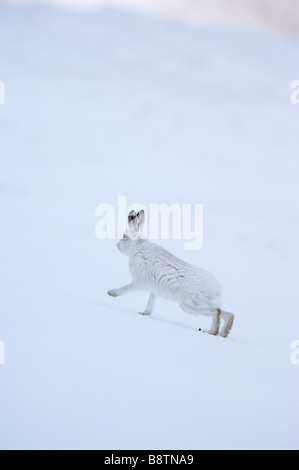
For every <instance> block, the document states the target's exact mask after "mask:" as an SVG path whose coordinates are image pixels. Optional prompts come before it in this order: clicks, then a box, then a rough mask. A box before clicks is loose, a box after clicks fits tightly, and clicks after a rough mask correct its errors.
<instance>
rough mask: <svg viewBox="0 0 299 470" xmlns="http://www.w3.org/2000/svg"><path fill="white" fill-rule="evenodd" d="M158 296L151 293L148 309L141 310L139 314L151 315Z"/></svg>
mask: <svg viewBox="0 0 299 470" xmlns="http://www.w3.org/2000/svg"><path fill="white" fill-rule="evenodd" d="M156 298H157V297H156V296H155V294H150V296H149V299H148V302H147V306H146V309H145V310H144V312H139V314H140V315H151V314H152V311H153V309H154V306H155V302H156Z"/></svg>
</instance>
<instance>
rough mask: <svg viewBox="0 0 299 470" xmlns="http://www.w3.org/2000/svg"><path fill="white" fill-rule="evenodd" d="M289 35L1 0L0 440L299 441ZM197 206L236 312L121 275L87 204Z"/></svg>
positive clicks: (293, 64) (293, 67) (180, 245)
mask: <svg viewBox="0 0 299 470" xmlns="http://www.w3.org/2000/svg"><path fill="white" fill-rule="evenodd" d="M298 49H299V39H298V38H294V37H293V38H291V37H287V36H282V35H281V36H280V35H275V34H270V33H263V32H256V31H251V30H238V29H225V28H213V27H207V26H205V27H204V26H201V27H199V26H191V25H187V24H183V23H180V22H167V21H166V20H165V21H164V20H158V19H155V18H152V17H149V16H145V15H142V14H140V13H139V14H137V13H133V12H131V13H130V12H123V11H121V10H114V9H107V10H103V11H99V12H93V13H87V12H72V11H63V10H56V9H52V8H50V7H48V6H45V7H42V6H36V5H35V6H24V7H22V8H19V9H14V7H12V6H7V5H4V4H3V3H1V4H0V80H2V81H3V82H4V84H5V104H4V105H0V155H1V157H0V158H1V160H0V207H1V245H0V247H1V250H0V266H1V269H0V276H1V278H0V279H1V282H0V296H1V297H0V299H1V308H0V341H2V342H3V343H4V345H5V364H4V365H0V383H1V386H0V416H1V418H0V448H1V449H32V448H33V449H49V448H50V449H51V448H52V449H64V448H67V449H76V448H77V449H78V448H80V449H101V448H103V449H126V448H128V449H130V448H131V449H154V448H155V449H215V448H217V449H231V448H232V449H240V448H241V449H247V448H249V449H265V448H267V449H288V448H297V449H298V448H299V445H298V435H299V400H298V398H299V397H298V394H299V393H298V392H299V364H298V365H295V364H292V362H291V354H292V352H293V351H292V349H291V343H292V342H293V341H294V340H299V317H298V305H299V289H298V278H299V268H298V266H299V255H298V253H299V252H298V233H299V221H298V211H299V198H298V170H299V163H298V155H299V140H298V130H299V129H298V126H299V106H294V105H292V104H291V101H290V94H291V89H290V84H291V82H292V81H293V80H296V79H297V80H298V79H299V76H298V68H297V65H298V61H297V59H296V58H297V57H298ZM120 195H125V196H126V197H127V201H128V204H132V203H134V202H136V203H137V202H138V203H143V204H145V205H149V204H150V203H167V204H171V203H180V204H183V203H192V204H193V203H201V204H203V205H204V245H203V248H202V249H201V250H200V251H185V250H184V240H176V241H173V240H169V241H167V240H162V241H161V242H160V244H161V245H162V246H164V247H165V248H167V249H169V250H170V251H172V252H173V253H174V254H176V255H177V256H179V257H181V258H183V259H185V260H186V261H188V262H191V263H193V264H196V265H198V266H201V267H204V268H206V269H209V270H211V271H212V272H213V273H214V274H215V276H216V277H217V278H218V279H219V281H220V282H221V285H222V287H223V292H224V296H223V301H224V308H225V309H227V310H229V311H232V312H234V313H235V325H234V327H233V330H232V332H231V335H230V337H229V338H228V339H223V338H221V337H211V336H208V335H204V334H202V333H200V332H198V331H197V329H198V328H199V327H201V328H206V327H208V326H209V321H207V319H206V318H204V317H193V316H189V315H188V314H186V313H183V312H181V311H180V309H179V307H178V306H176V305H175V304H172V303H168V302H166V301H162V300H160V301H159V302H158V303H157V307H156V310H155V311H154V313H153V316H152V317H151V318H145V317H141V316H139V315H138V314H137V312H138V311H140V310H142V309H144V308H145V305H146V301H147V295H146V294H144V293H138V294H130V295H128V296H126V297H121V298H117V299H112V298H110V297H108V296H107V294H106V292H107V290H108V289H111V288H116V287H119V286H121V285H123V284H126V283H127V282H129V280H130V277H129V272H128V266H127V259H126V258H125V257H124V256H123V255H121V253H119V252H118V251H117V249H116V247H115V241H113V240H109V241H107V240H106V241H99V240H98V239H97V238H96V236H95V226H96V223H97V221H98V219H97V218H96V217H95V209H96V207H97V206H98V205H99V204H100V203H110V204H116V202H117V198H118V196H120Z"/></svg>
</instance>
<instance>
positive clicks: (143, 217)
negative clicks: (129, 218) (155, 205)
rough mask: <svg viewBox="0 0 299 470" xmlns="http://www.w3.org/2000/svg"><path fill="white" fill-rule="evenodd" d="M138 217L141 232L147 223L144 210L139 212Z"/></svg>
mask: <svg viewBox="0 0 299 470" xmlns="http://www.w3.org/2000/svg"><path fill="white" fill-rule="evenodd" d="M136 215H137V220H138V225H139V230H142V229H143V226H144V222H145V215H144V210H142V211H139V212H137V214H136Z"/></svg>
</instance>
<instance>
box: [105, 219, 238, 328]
mask: <svg viewBox="0 0 299 470" xmlns="http://www.w3.org/2000/svg"><path fill="white" fill-rule="evenodd" d="M143 225H144V211H140V212H138V213H137V214H136V212H135V211H131V212H130V214H129V216H128V227H129V230H128V232H127V233H125V234H124V235H123V238H122V239H121V240H120V241H119V242H118V243H117V247H118V248H119V250H120V251H121V252H122V253H124V254H126V255H128V256H129V267H130V272H131V275H132V282H131V284H128V285H127V286H124V287H120V288H119V289H113V290H109V291H108V294H109V295H111V296H112V297H118V296H119V295H122V294H125V293H127V292H132V291H134V290H146V291H149V292H150V296H149V300H148V303H147V307H146V309H145V311H144V312H141V313H140V314H141V315H151V313H152V311H153V308H154V304H155V300H156V297H157V296H161V297H164V298H166V299H169V300H174V301H175V302H178V304H179V305H180V307H181V308H182V309H183V310H184V311H185V312H188V313H191V314H193V315H198V314H202V315H208V316H211V317H212V326H211V329H210V330H208V331H205V330H203V331H204V332H206V333H209V334H211V335H217V334H218V332H219V328H220V320H221V319H222V320H223V321H224V324H223V327H222V329H221V331H220V335H221V336H223V337H227V335H228V334H229V332H230V330H231V328H232V326H233V322H234V315H233V314H232V313H229V312H225V311H224V310H222V309H221V308H220V307H221V287H220V285H219V283H218V281H217V280H216V279H215V278H214V276H213V275H212V274H211V273H209V272H208V271H205V270H203V269H200V268H197V267H196V266H192V265H190V264H188V263H185V262H184V261H181V260H180V259H179V258H176V257H175V256H173V255H172V254H171V253H169V252H168V251H166V250H164V249H163V248H161V247H160V246H158V245H156V244H154V243H151V242H150V241H149V240H146V239H145V238H144V237H143Z"/></svg>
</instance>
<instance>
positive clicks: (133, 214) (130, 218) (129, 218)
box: [128, 211, 137, 222]
mask: <svg viewBox="0 0 299 470" xmlns="http://www.w3.org/2000/svg"><path fill="white" fill-rule="evenodd" d="M136 217H137V215H136V212H135V211H131V212H130V214H129V215H128V222H131V221H132V220H134V219H136Z"/></svg>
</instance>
